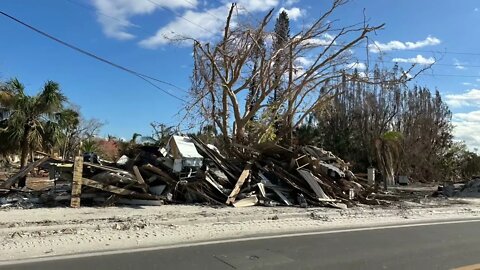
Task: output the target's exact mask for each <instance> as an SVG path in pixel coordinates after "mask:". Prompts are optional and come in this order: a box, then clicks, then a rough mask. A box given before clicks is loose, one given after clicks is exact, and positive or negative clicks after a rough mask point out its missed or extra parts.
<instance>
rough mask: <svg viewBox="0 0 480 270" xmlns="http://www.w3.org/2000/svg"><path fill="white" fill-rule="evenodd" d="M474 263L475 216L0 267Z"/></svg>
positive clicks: (479, 231)
mask: <svg viewBox="0 0 480 270" xmlns="http://www.w3.org/2000/svg"><path fill="white" fill-rule="evenodd" d="M478 263H480V220H477V221H473V220H470V221H467V222H465V221H461V222H459V223H456V222H455V223H447V224H445V223H440V222H439V223H436V224H433V225H432V224H430V225H425V224H422V225H418V224H417V225H416V226H405V225H400V226H388V227H383V228H376V229H365V228H364V229H353V230H339V231H324V232H319V233H310V234H308V235H295V236H288V237H278V236H277V237H275V238H269V237H262V238H261V239H257V240H249V241H240V242H228V243H216V244H208V245H192V246H186V247H178V248H171V249H158V250H152V249H150V250H143V251H136V252H134V251H130V252H126V253H118V254H107V255H105V254H102V255H99V256H88V257H85V256H84V257H74V258H67V259H53V260H48V261H47V260H42V261H35V262H27V263H22V264H16V265H3V266H0V270H3V269H17V270H23V269H25V270H27V269H29V270H30V269H51V270H57V269H68V270H77V269H78V270H85V269H88V270H90V269H91V270H93V269H106V270H107V269H108V270H109V269H141V270H147V269H179V270H181V269H189V270H192V269H209V270H213V269H452V268H457V267H460V266H465V265H473V264H478ZM472 269H475V268H472ZM477 269H478V268H477Z"/></svg>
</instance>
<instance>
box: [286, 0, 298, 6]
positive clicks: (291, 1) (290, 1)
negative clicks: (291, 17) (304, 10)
mask: <svg viewBox="0 0 480 270" xmlns="http://www.w3.org/2000/svg"><path fill="white" fill-rule="evenodd" d="M298 2H300V0H287V1H286V2H285V5H286V6H291V5H294V4H296V3H298Z"/></svg>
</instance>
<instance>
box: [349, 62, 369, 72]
mask: <svg viewBox="0 0 480 270" xmlns="http://www.w3.org/2000/svg"><path fill="white" fill-rule="evenodd" d="M347 69H357V70H365V69H367V66H366V65H365V64H364V63H360V62H356V63H350V64H348V65H347Z"/></svg>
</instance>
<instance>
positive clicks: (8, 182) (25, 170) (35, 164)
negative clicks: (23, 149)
mask: <svg viewBox="0 0 480 270" xmlns="http://www.w3.org/2000/svg"><path fill="white" fill-rule="evenodd" d="M49 158H50V157H48V156H46V157H43V158H42V159H39V160H36V161H34V162H32V163H30V164H28V165H27V166H26V167H25V168H23V169H21V170H20V171H19V172H18V173H16V174H15V175H14V176H12V177H10V178H8V179H7V180H6V181H5V182H3V184H2V186H0V187H1V188H11V187H12V186H13V185H15V184H16V183H17V182H18V181H19V180H20V179H21V178H22V177H26V176H27V174H28V173H29V172H31V171H32V170H33V169H34V168H36V167H38V166H40V165H42V164H43V163H44V162H45V161H47V160H48V159H49Z"/></svg>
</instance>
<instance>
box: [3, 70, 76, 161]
mask: <svg viewBox="0 0 480 270" xmlns="http://www.w3.org/2000/svg"><path fill="white" fill-rule="evenodd" d="M66 100H67V99H66V97H65V96H64V95H63V94H62V92H61V91H60V87H59V85H58V83H56V82H53V81H47V82H46V83H45V85H44V86H43V89H42V90H41V91H40V93H38V94H37V95H34V96H29V95H27V94H25V87H24V86H23V84H21V83H20V82H19V81H18V80H17V79H12V80H10V81H8V82H7V83H6V84H5V85H4V86H3V87H2V88H1V89H0V105H1V106H3V107H4V108H5V109H7V110H8V111H9V112H10V115H9V117H8V120H7V124H6V128H4V129H3V130H2V131H3V132H7V133H8V134H9V135H10V138H12V139H13V140H14V141H17V142H19V143H20V153H21V155H20V166H21V167H22V168H23V167H25V166H26V164H27V157H28V154H29V153H31V152H32V151H34V150H36V149H43V150H47V149H45V148H47V147H52V146H53V145H54V144H55V143H56V138H57V137H56V136H53V135H54V134H55V133H56V132H57V129H58V128H59V123H61V122H62V111H63V104H64V102H65V101H66Z"/></svg>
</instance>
